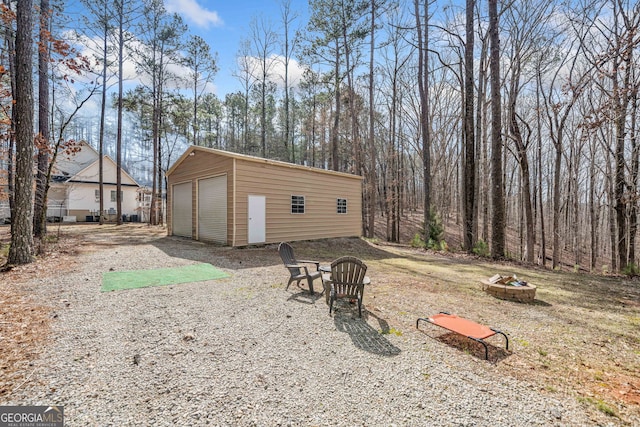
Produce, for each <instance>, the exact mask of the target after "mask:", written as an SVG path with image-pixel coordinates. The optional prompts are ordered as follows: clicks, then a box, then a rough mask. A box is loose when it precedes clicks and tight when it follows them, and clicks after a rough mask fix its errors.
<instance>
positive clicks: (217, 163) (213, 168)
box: [167, 151, 233, 244]
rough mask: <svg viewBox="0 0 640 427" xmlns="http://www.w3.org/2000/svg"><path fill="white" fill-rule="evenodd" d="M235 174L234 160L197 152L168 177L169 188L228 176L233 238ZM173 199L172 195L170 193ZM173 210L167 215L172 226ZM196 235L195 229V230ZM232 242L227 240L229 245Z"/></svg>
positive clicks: (228, 204) (228, 217) (195, 217)
mask: <svg viewBox="0 0 640 427" xmlns="http://www.w3.org/2000/svg"><path fill="white" fill-rule="evenodd" d="M232 172H233V159H232V158H229V157H223V156H217V155H213V154H210V153H206V152H202V151H197V152H195V154H194V155H193V156H187V157H186V158H185V159H184V161H183V162H182V163H181V164H180V165H179V167H178V168H176V169H175V170H173V171H172V173H171V174H170V175H169V177H168V181H169V186H170V187H171V185H172V183H176V182H178V183H179V182H184V181H194V182H195V181H197V180H198V179H202V178H206V177H212V176H216V175H223V174H227V175H228V176H229V179H228V180H227V220H228V221H227V237H230V236H232V231H233V230H232V228H231V226H232V218H233V202H232V201H233V199H232V198H233V179H231V176H232ZM169 197H171V193H169ZM193 197H194V199H193V206H197V205H198V203H197V200H196V197H197V194H196V193H195V192H194V195H193ZM167 206H172V205H171V200H168V205H167ZM171 215H172V213H171V210H169V213H168V214H167V221H168V223H169V224H172V221H171ZM192 222H193V226H194V227H195V225H196V223H197V210H196V209H194V210H193V216H192ZM169 234H170V235H171V234H174V233H173V230H169ZM194 235H195V229H194ZM230 243H231V242H230V241H229V239H227V244H230Z"/></svg>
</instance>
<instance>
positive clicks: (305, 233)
mask: <svg viewBox="0 0 640 427" xmlns="http://www.w3.org/2000/svg"><path fill="white" fill-rule="evenodd" d="M236 186H237V188H236V209H237V212H238V216H237V217H236V233H237V234H236V245H238V246H242V245H245V244H247V238H248V223H247V216H246V214H242V213H243V212H247V209H248V206H247V203H248V195H249V194H254V195H257V194H262V195H265V196H267V206H266V211H267V224H266V229H267V234H266V243H275V242H280V241H283V240H288V241H294V240H311V239H322V238H329V237H345V236H359V235H360V234H361V232H362V218H361V215H362V181H361V180H360V179H358V178H355V177H354V178H350V177H343V176H338V175H331V174H325V173H321V172H315V171H313V170H299V169H291V168H282V167H277V166H272V165H267V164H260V163H256V162H248V161H241V160H238V161H237V162H236ZM292 195H301V196H305V213H304V214H292V213H291V196H292ZM338 198H343V199H347V214H338V213H337V199H338Z"/></svg>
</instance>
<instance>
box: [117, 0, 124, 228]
mask: <svg viewBox="0 0 640 427" xmlns="http://www.w3.org/2000/svg"><path fill="white" fill-rule="evenodd" d="M119 5H120V10H119V13H118V128H117V133H116V223H117V224H118V225H121V224H122V197H121V196H120V193H121V189H122V108H123V107H122V97H123V79H124V70H123V65H124V5H123V0H121V1H120V2H119Z"/></svg>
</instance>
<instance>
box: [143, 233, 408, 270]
mask: <svg viewBox="0 0 640 427" xmlns="http://www.w3.org/2000/svg"><path fill="white" fill-rule="evenodd" d="M151 243H152V244H153V246H155V247H156V248H158V249H160V250H161V251H163V252H164V253H166V254H167V255H169V256H172V257H176V258H183V259H190V260H193V261H199V262H208V263H211V264H213V265H215V262H216V260H218V259H223V260H225V261H227V262H228V263H230V264H232V265H233V266H234V267H232V268H238V269H240V268H257V267H267V266H275V265H282V260H281V258H280V255H279V254H278V244H277V243H272V244H265V245H257V246H246V247H229V246H219V245H214V244H208V243H202V242H198V241H196V240H191V239H188V238H183V237H176V236H165V237H161V238H158V239H155V240H153V241H152V242H151ZM291 244H292V246H293V247H294V249H295V252H296V255H297V256H298V257H299V258H300V259H314V260H317V261H319V262H321V263H322V264H323V265H328V264H331V261H333V260H334V259H337V258H339V257H340V256H343V255H351V256H356V257H358V258H361V259H363V260H364V261H365V262H367V261H368V260H380V259H386V258H395V257H397V255H394V254H392V253H390V252H387V251H385V250H384V249H382V248H381V247H378V246H375V245H373V244H370V243H368V242H366V241H365V240H362V239H359V238H346V237H345V238H333V239H319V240H304V241H296V242H292V243H291ZM283 268H284V267H283Z"/></svg>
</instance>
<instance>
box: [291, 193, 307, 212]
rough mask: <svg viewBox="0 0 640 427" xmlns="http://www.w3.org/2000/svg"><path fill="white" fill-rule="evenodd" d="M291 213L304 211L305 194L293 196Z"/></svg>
mask: <svg viewBox="0 0 640 427" xmlns="http://www.w3.org/2000/svg"><path fill="white" fill-rule="evenodd" d="M291 213H292V214H303V213H304V196H291Z"/></svg>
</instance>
